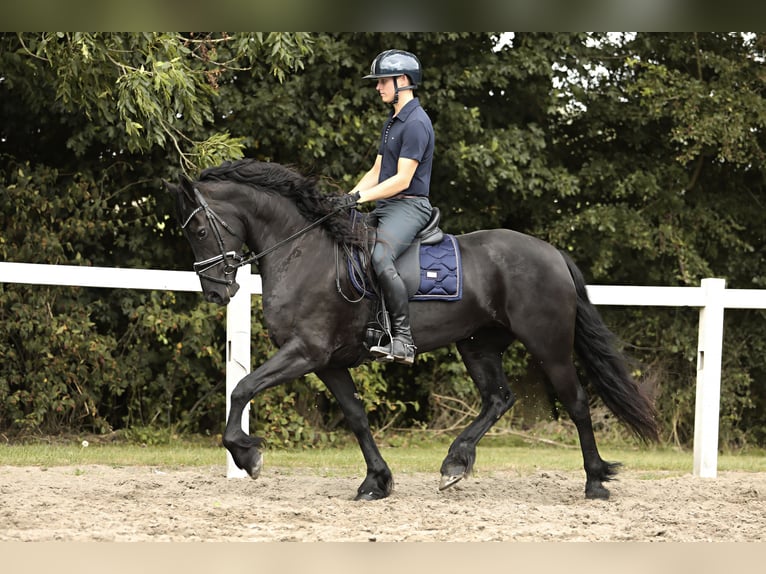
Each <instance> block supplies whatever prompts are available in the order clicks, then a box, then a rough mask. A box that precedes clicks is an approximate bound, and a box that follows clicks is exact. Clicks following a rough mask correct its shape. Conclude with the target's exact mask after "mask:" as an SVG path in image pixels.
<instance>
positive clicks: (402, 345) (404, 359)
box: [370, 335, 417, 365]
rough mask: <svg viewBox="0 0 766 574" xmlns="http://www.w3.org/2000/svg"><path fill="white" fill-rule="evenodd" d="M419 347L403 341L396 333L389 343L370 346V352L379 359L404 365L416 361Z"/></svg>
mask: <svg viewBox="0 0 766 574" xmlns="http://www.w3.org/2000/svg"><path fill="white" fill-rule="evenodd" d="M416 351H417V347H415V345H414V344H412V343H408V342H406V341H403V340H402V339H400V338H399V337H397V336H396V335H394V337H393V339H392V340H391V342H390V343H388V344H387V345H375V346H374V347H371V348H370V354H371V355H372V356H373V357H375V359H376V360H377V361H380V362H383V363H390V362H391V361H394V362H396V363H401V364H403V365H412V364H413V363H414V362H415V353H416Z"/></svg>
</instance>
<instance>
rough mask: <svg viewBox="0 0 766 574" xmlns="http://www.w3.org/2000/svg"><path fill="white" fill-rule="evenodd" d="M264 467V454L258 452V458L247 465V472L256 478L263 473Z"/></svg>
mask: <svg viewBox="0 0 766 574" xmlns="http://www.w3.org/2000/svg"><path fill="white" fill-rule="evenodd" d="M262 468H263V455H262V454H261V453H256V459H255V460H254V461H251V463H250V464H248V465H247V467H246V468H245V470H246V471H247V474H249V475H250V478H252V479H253V480H255V479H256V478H258V477H259V476H260V475H261V469H262Z"/></svg>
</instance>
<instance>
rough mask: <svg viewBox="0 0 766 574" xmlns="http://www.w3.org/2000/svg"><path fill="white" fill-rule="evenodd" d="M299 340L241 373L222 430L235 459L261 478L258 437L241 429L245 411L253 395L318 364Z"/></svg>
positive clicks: (312, 368) (304, 372) (227, 446)
mask: <svg viewBox="0 0 766 574" xmlns="http://www.w3.org/2000/svg"><path fill="white" fill-rule="evenodd" d="M301 348H302V345H301V343H300V342H298V341H294V342H291V343H287V344H286V345H284V346H283V347H282V348H281V349H280V350H279V351H278V352H277V353H276V354H275V355H274V356H272V357H271V358H270V359H269V360H268V361H266V362H265V363H263V364H262V365H261V366H260V367H258V368H257V369H255V370H254V371H253V372H252V373H249V374H247V375H245V376H244V377H242V379H241V380H240V381H239V382H238V383H237V386H236V387H234V390H233V391H232V393H231V407H230V409H229V417H228V420H227V422H226V430H225V431H224V433H223V445H224V446H225V447H226V449H227V450H228V451H229V452H230V453H231V457H232V459H233V460H234V463H235V464H236V465H237V466H238V467H239V468H241V469H243V470H245V471H246V472H247V473H248V474H249V475H250V476H251V477H252V478H258V475H259V474H260V472H261V467H262V465H263V456H262V454H261V451H260V448H259V447H260V445H261V443H262V442H263V441H262V440H261V439H260V438H258V437H251V436H249V435H248V434H246V433H245V431H243V430H242V423H241V421H242V413H243V412H244V410H245V407H246V406H247V404H248V403H249V402H250V401H251V400H252V398H253V397H254V396H255V395H256V394H258V393H260V392H262V391H265V390H266V389H268V388H271V387H274V386H277V385H279V384H282V383H285V382H288V381H292V380H294V379H297V378H298V377H302V376H303V375H305V374H306V373H310V372H311V371H313V370H314V368H315V365H314V364H313V363H312V362H311V361H310V360H309V359H308V358H307V357H306V355H305V353H303V352H301Z"/></svg>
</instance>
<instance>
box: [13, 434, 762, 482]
mask: <svg viewBox="0 0 766 574" xmlns="http://www.w3.org/2000/svg"><path fill="white" fill-rule="evenodd" d="M93 442H94V444H89V445H88V446H87V447H84V446H82V444H81V443H80V442H79V441H57V442H55V443H50V442H49V443H42V442H36V443H24V444H4V445H0V466H2V465H9V466H42V467H51V466H82V465H88V464H104V465H110V466H159V467H165V468H173V467H205V466H219V465H220V466H224V465H225V461H226V454H225V451H224V449H223V448H222V447H220V446H215V445H214V444H211V442H210V441H199V440H188V439H186V440H185V439H178V440H173V441H170V442H169V443H168V444H160V445H152V446H142V445H138V444H133V443H124V442H123V443H97V442H96V441H93ZM381 444H382V445H386V446H381V451H382V454H383V456H384V458H385V459H386V460H387V461H388V464H389V466H391V469H392V470H393V472H394V473H395V474H397V473H411V472H433V473H438V472H439V468H440V466H441V462H442V460H443V459H444V456H445V455H446V452H447V446H448V444H449V443H448V441H447V440H446V439H444V438H438V437H437V438H434V439H433V440H423V439H422V438H420V439H417V440H411V441H406V440H405V441H401V440H399V441H390V442H388V441H381ZM392 445H397V446H392ZM600 450H601V455H602V456H603V457H604V458H605V459H606V460H610V461H612V460H615V461H620V462H622V463H623V464H624V468H625V469H626V470H631V471H641V472H643V473H645V475H646V477H647V478H656V477H658V476H666V475H667V474H668V473H672V474H685V473H690V472H691V471H692V465H693V455H692V452H691V451H685V450H680V449H676V448H669V447H638V446H629V445H628V446H626V445H615V446H612V445H609V444H606V445H603V444H602V445H601V447H600ZM264 456H265V465H266V466H267V467H269V466H271V467H279V468H282V469H292V470H296V471H301V472H304V471H308V472H315V473H317V474H319V475H325V476H326V475H336V476H338V475H348V474H360V473H362V472H363V471H364V460H363V458H362V454H361V451H360V450H359V448H358V447H357V446H356V445H355V444H347V445H341V446H327V447H322V448H310V449H269V450H267V451H266V453H265V455H264ZM539 469H546V470H562V471H569V470H572V471H577V470H581V469H582V456H581V454H580V450H579V449H578V448H562V447H559V446H552V445H548V444H542V445H540V444H531V445H530V444H525V443H523V442H521V441H518V440H507V439H505V438H502V437H485V439H484V440H483V441H482V443H481V444H480V445H479V448H478V453H477V460H476V468H475V470H476V472H477V473H482V474H483V473H489V472H493V471H514V472H518V473H521V474H528V473H531V472H535V471H536V470H539ZM718 469H719V471H721V472H724V471H744V472H766V452H764V451H762V450H750V451H744V452H737V453H722V454H720V455H719V458H718Z"/></svg>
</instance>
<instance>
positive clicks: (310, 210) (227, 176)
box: [199, 159, 365, 245]
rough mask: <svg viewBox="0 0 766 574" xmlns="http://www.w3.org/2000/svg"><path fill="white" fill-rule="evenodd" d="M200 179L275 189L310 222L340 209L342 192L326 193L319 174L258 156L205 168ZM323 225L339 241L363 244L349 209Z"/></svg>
mask: <svg viewBox="0 0 766 574" xmlns="http://www.w3.org/2000/svg"><path fill="white" fill-rule="evenodd" d="M199 180H200V181H224V180H227V181H235V182H237V183H244V184H246V185H249V186H251V187H253V188H255V189H257V190H259V191H271V192H273V193H277V194H279V195H281V196H282V197H285V198H287V199H289V200H291V201H292V202H293V203H294V204H295V206H296V207H297V209H298V211H299V212H300V213H301V215H303V216H304V217H305V218H306V219H308V220H309V221H310V222H314V221H317V220H318V219H320V218H321V217H324V216H325V215H327V214H328V213H330V212H331V211H333V210H335V209H337V207H338V202H339V199H340V198H342V197H343V196H342V195H340V196H339V195H332V194H328V193H323V192H322V191H321V190H320V189H319V186H318V179H317V178H316V177H306V176H303V175H301V174H300V173H298V172H297V171H296V170H294V169H292V168H290V167H286V166H284V165H280V164H278V163H270V162H262V161H257V160H254V159H241V160H238V161H233V162H230V161H227V162H224V163H223V164H221V165H219V166H217V167H211V168H208V169H205V170H203V171H202V173H201V174H200V178H199ZM322 227H323V228H324V229H325V230H326V231H327V232H328V233H329V234H330V236H331V237H332V238H333V239H335V241H337V242H338V243H342V244H350V245H363V244H364V242H365V237H364V233H363V232H362V230H361V229H360V226H356V227H354V226H353V225H352V222H351V219H350V218H349V217H348V211H346V210H341V211H340V212H338V213H336V214H335V215H333V216H332V217H329V218H328V219H326V220H325V221H324V222H323V223H322Z"/></svg>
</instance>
